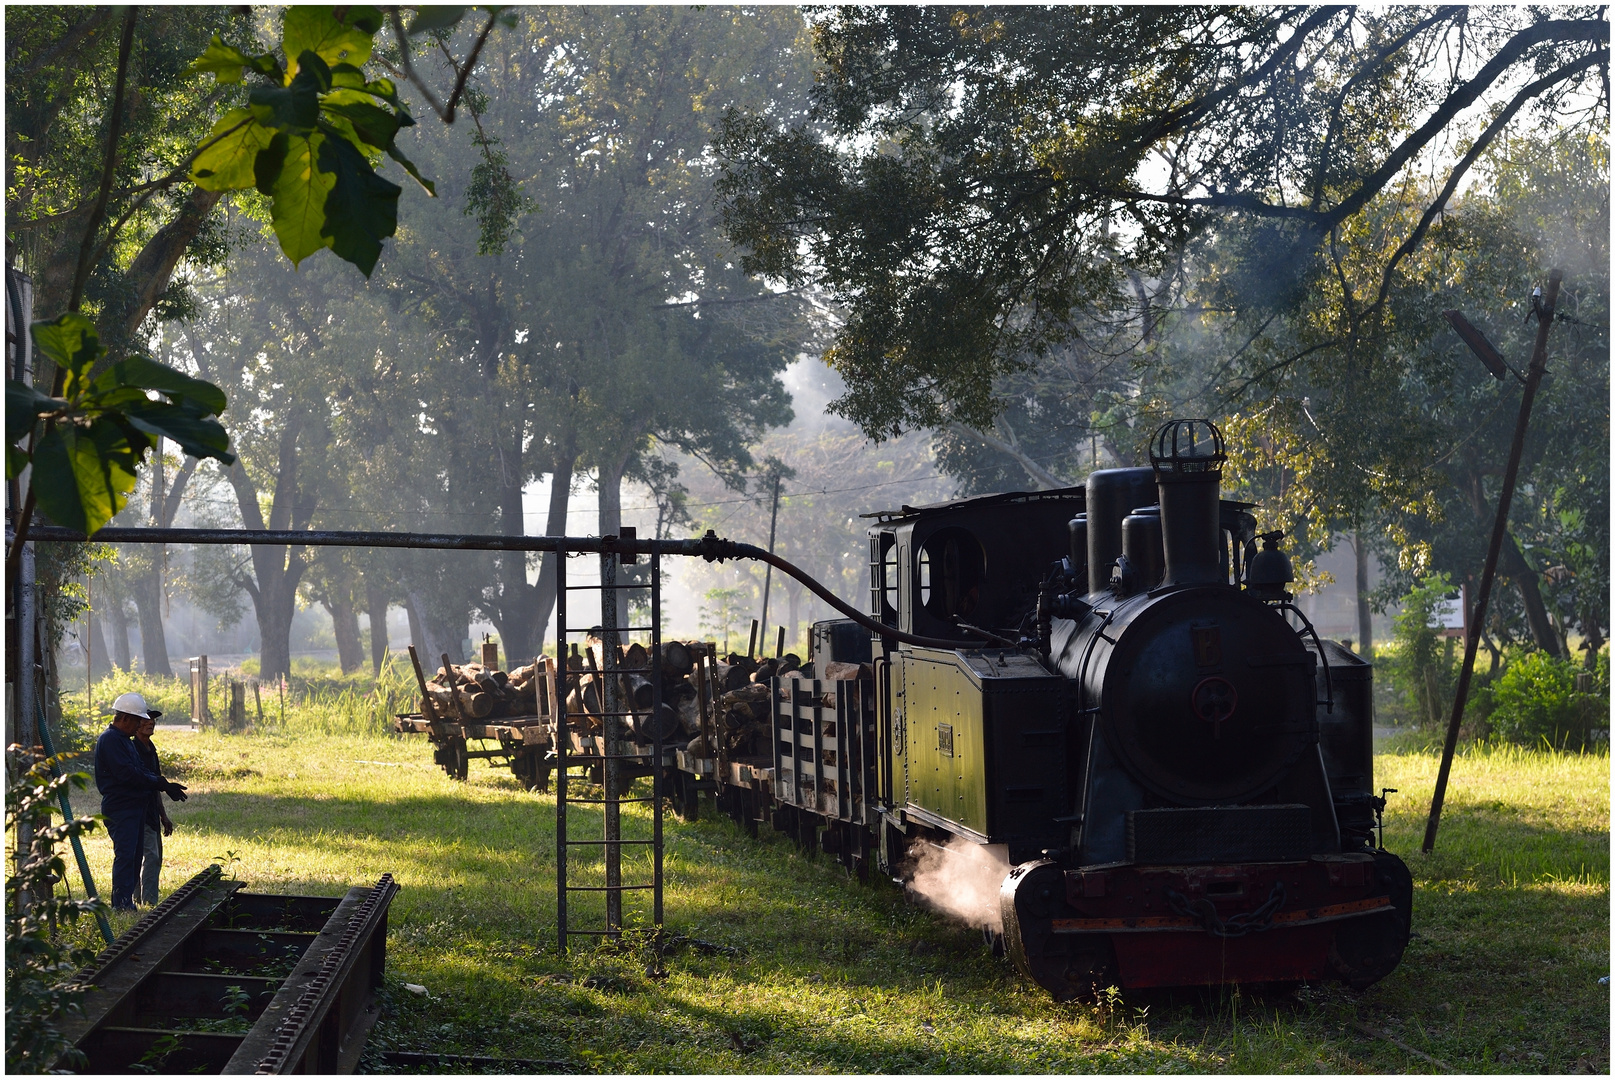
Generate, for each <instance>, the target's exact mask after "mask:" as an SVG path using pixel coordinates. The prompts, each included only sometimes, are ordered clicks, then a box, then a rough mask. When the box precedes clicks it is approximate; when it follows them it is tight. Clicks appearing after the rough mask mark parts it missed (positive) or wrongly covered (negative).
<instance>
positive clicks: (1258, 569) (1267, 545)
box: [1245, 532, 1295, 600]
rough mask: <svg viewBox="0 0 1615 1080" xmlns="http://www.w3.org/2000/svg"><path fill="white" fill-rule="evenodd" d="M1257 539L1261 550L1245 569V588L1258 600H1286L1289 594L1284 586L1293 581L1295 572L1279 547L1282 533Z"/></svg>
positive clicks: (1270, 533) (1265, 535)
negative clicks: (1260, 544)
mask: <svg viewBox="0 0 1615 1080" xmlns="http://www.w3.org/2000/svg"><path fill="white" fill-rule="evenodd" d="M1257 539H1259V540H1261V542H1262V550H1261V551H1258V552H1257V553H1256V554H1255V555H1254V556H1253V557H1252V558H1251V561H1250V566H1248V567H1247V568H1246V569H1245V588H1247V589H1249V590H1250V594H1251V595H1252V596H1254V597H1256V598H1257V599H1258V600H1288V599H1289V598H1290V594H1289V593H1288V592H1286V591H1285V589H1284V586H1286V585H1288V584H1289V583H1290V582H1292V581H1294V580H1295V570H1294V569H1293V568H1292V567H1291V566H1290V557H1289V556H1288V555H1286V554H1285V553H1284V551H1283V550H1282V549H1281V548H1280V547H1279V541H1280V540H1282V539H1284V533H1282V532H1268V533H1262V534H1261V536H1259V537H1258V538H1257Z"/></svg>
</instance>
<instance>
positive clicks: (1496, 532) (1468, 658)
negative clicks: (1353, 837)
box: [1424, 270, 1564, 855]
mask: <svg viewBox="0 0 1615 1080" xmlns="http://www.w3.org/2000/svg"><path fill="white" fill-rule="evenodd" d="M1563 279H1564V271H1563V270H1553V271H1551V272H1550V273H1549V274H1548V290H1547V293H1546V295H1544V296H1543V298H1542V306H1541V307H1540V308H1539V309H1537V330H1536V348H1535V349H1534V350H1533V351H1532V353H1531V367H1530V368H1529V369H1528V370H1527V371H1526V373H1525V391H1524V392H1523V393H1522V394H1521V395H1520V415H1519V418H1518V419H1517V420H1515V421H1514V442H1513V443H1512V444H1511V445H1510V446H1509V449H1508V467H1507V468H1506V469H1504V470H1503V489H1502V490H1501V491H1499V492H1498V493H1497V518H1496V520H1495V521H1493V522H1492V543H1491V546H1490V547H1489V548H1487V549H1486V566H1485V569H1483V570H1482V571H1481V574H1480V589H1479V590H1478V593H1477V595H1476V597H1475V621H1474V624H1473V625H1471V626H1470V627H1469V628H1468V632H1467V633H1466V634H1465V635H1464V666H1463V668H1462V669H1461V670H1460V671H1459V672H1458V692H1457V693H1456V694H1454V695H1453V699H1452V716H1451V717H1450V718H1449V719H1448V720H1447V741H1446V742H1445V743H1444V744H1443V745H1442V747H1441V771H1440V772H1438V773H1437V774H1436V793H1435V796H1434V797H1433V798H1432V799H1431V800H1430V820H1429V821H1428V822H1426V823H1425V826H1424V853H1425V854H1426V855H1428V854H1430V852H1432V851H1434V850H1435V846H1436V830H1437V829H1438V828H1440V827H1441V804H1442V803H1443V802H1445V801H1446V798H1447V777H1448V776H1449V775H1450V774H1451V772H1452V755H1453V754H1454V753H1455V752H1456V751H1457V749H1458V726H1459V724H1460V723H1462V722H1463V718H1464V704H1465V702H1466V701H1468V699H1469V680H1470V678H1471V677H1472V676H1473V675H1474V674H1475V650H1476V649H1477V648H1478V647H1479V645H1480V628H1481V627H1483V626H1485V625H1486V605H1487V604H1488V603H1490V602H1491V598H1492V579H1493V578H1494V577H1496V576H1497V556H1498V554H1499V553H1500V552H1501V551H1502V550H1503V538H1504V536H1505V535H1507V533H1508V512H1509V506H1510V505H1511V504H1512V503H1513V501H1514V481H1515V480H1516V479H1517V478H1518V477H1519V473H1520V456H1521V454H1522V453H1523V452H1524V450H1525V429H1526V426H1527V425H1528V424H1530V422H1531V403H1532V402H1533V401H1534V400H1535V399H1536V392H1537V387H1538V386H1540V385H1541V384H1542V376H1543V374H1544V373H1545V372H1546V371H1547V365H1548V331H1549V330H1551V329H1553V312H1554V308H1555V307H1556V306H1557V305H1558V303H1559V282H1560V281H1561V280H1563Z"/></svg>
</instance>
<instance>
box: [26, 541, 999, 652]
mask: <svg viewBox="0 0 1615 1080" xmlns="http://www.w3.org/2000/svg"><path fill="white" fill-rule="evenodd" d="M30 536H31V538H32V539H35V540H40V541H47V540H49V541H56V542H58V543H84V542H85V541H87V540H89V539H91V538H90V537H88V536H86V535H85V534H84V533H81V532H78V531H77V530H75V529H64V528H61V527H59V526H46V525H40V526H35V527H34V529H33V531H32V532H31V533H30ZM94 540H95V542H96V543H98V544H202V545H207V546H224V547H228V546H234V545H242V546H247V547H263V546H272V547H363V548H424V549H432V550H440V551H540V552H551V551H553V552H564V553H567V554H602V555H603V554H615V555H685V556H690V557H693V558H701V559H705V560H706V561H707V562H723V561H724V560H725V559H756V560H758V561H759V562H764V563H767V564H768V565H770V566H772V567H775V568H776V569H778V570H779V571H781V572H782V573H786V574H789V575H790V576H791V577H793V578H795V579H796V580H797V581H800V582H801V583H802V584H803V585H805V586H806V587H807V588H808V590H809V591H811V592H812V593H813V594H814V595H815V596H817V597H818V598H819V599H821V600H823V601H824V602H825V603H827V604H829V605H830V606H831V607H833V608H835V609H836V610H837V611H839V612H840V613H841V614H842V615H845V616H846V617H847V618H849V619H851V620H853V621H854V622H856V623H858V625H860V626H862V627H864V628H865V629H866V630H868V631H870V632H871V633H875V634H879V635H881V636H882V637H886V638H890V639H892V640H893V641H901V642H903V643H905V644H908V645H918V646H920V647H922V648H927V649H957V648H960V647H962V646H964V645H965V644H966V643H965V642H961V641H957V640H953V639H950V638H933V637H922V636H920V635H918V634H909V633H905V632H904V631H902V630H898V629H896V628H894V627H891V626H887V625H886V624H885V623H882V622H879V621H877V620H875V619H872V618H870V617H869V616H868V615H866V614H865V613H864V612H861V611H859V610H858V609H857V608H855V607H853V606H852V605H851V604H849V603H847V602H846V601H845V600H842V599H841V598H840V597H839V596H836V595H835V594H834V593H832V592H831V591H830V590H829V589H828V588H827V587H825V586H824V585H823V584H821V583H820V582H819V581H817V580H816V579H815V578H813V576H812V575H810V574H808V573H807V571H805V570H803V569H801V568H800V567H798V566H796V565H795V564H794V563H792V562H790V561H789V560H787V559H785V558H783V557H781V556H779V555H775V554H774V553H773V552H771V551H765V550H764V549H762V548H760V547H758V546H757V545H755V544H742V543H739V542H737V541H734V540H726V539H724V538H723V537H721V536H719V535H718V534H717V533H715V532H713V531H712V530H710V529H708V530H707V533H706V535H705V536H701V537H698V538H691V539H687V540H651V539H639V538H636V537H622V536H495V535H489V534H467V533H399V532H335V531H331V530H320V529H310V530H307V531H299V530H293V529H156V528H138V529H131V528H111V527H109V528H104V529H101V530H99V531H98V532H96V534H95V536H94ZM960 629H963V630H966V631H968V632H971V633H977V634H980V635H981V636H982V637H985V638H989V639H990V640H994V641H997V640H1001V639H1000V638H998V636H997V635H996V634H989V633H987V632H986V631H980V630H976V629H975V628H973V627H964V626H961V627H960Z"/></svg>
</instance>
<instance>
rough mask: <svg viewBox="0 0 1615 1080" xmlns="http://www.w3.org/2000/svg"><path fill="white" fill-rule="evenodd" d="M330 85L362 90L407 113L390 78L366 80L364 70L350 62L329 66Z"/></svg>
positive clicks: (406, 108)
mask: <svg viewBox="0 0 1615 1080" xmlns="http://www.w3.org/2000/svg"><path fill="white" fill-rule="evenodd" d="M331 85H332V86H335V87H342V88H344V89H348V90H362V91H364V92H365V93H366V94H369V95H370V96H371V97H373V98H379V99H380V100H382V101H385V102H386V103H387V104H389V105H391V106H392V107H393V108H395V109H397V110H398V111H399V112H400V113H402V114H403V115H405V116H408V115H409V109H408V107H407V106H405V105H404V101H403V99H402V98H400V97H399V96H398V87H397V86H396V85H395V84H394V83H393V81H392V80H391V79H387V78H381V79H370V80H367V79H366V78H365V74H364V72H363V71H360V70H359V69H358V68H356V67H354V66H353V65H352V64H333V65H332V66H331ZM410 123H414V121H413V120H411V121H410Z"/></svg>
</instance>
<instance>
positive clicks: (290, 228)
mask: <svg viewBox="0 0 1615 1080" xmlns="http://www.w3.org/2000/svg"><path fill="white" fill-rule="evenodd" d="M282 139H284V140H285V144H284V145H285V148H286V149H285V157H284V159H283V160H282V164H281V167H280V170H279V172H278V174H277V175H276V177H275V180H274V185H273V187H272V188H271V190H270V194H271V195H272V196H273V202H271V204H270V208H269V218H270V224H271V225H272V226H273V228H274V230H275V239H277V240H279V241H280V250H281V251H283V252H285V254H286V257H287V258H288V259H290V260H291V261H292V265H293V266H296V265H297V264H298V263H300V262H302V261H303V260H304V259H306V258H308V257H309V256H310V255H312V254H314V253H315V252H316V251H318V250H320V249H321V248H324V247H330V246H331V238H330V236H329V235H328V234H326V233H325V232H324V229H325V213H326V211H325V203H326V198H327V196H329V195H330V193H331V191H332V189H333V188H335V187H336V184H337V177H336V176H335V175H334V174H333V172H331V171H329V170H328V169H327V168H321V167H320V166H319V164H318V162H319V155H320V150H321V148H322V147H324V146H325V145H326V144H327V143H328V142H329V141H330V140H329V139H328V138H327V137H326V135H325V134H324V133H323V132H315V133H314V134H312V135H309V136H306V137H305V136H302V135H287V134H286V133H284V132H282V133H281V134H280V135H277V136H276V137H275V142H276V143H277V144H278V143H280V142H281V140H282ZM336 141H337V142H339V143H343V144H345V143H346V140H342V139H339V140H336ZM348 149H349V151H350V152H351V153H352V154H353V155H354V156H355V157H358V155H359V152H358V151H357V150H354V149H353V148H352V147H349V148H348ZM266 153H268V151H266ZM361 160H362V159H361ZM374 263H375V260H374V259H372V260H371V264H372V265H374ZM365 273H366V274H368V273H369V271H368V270H366V271H365Z"/></svg>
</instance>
